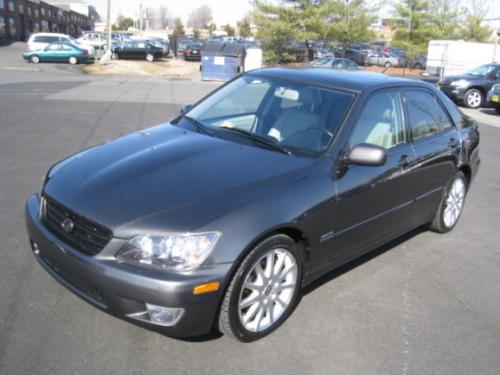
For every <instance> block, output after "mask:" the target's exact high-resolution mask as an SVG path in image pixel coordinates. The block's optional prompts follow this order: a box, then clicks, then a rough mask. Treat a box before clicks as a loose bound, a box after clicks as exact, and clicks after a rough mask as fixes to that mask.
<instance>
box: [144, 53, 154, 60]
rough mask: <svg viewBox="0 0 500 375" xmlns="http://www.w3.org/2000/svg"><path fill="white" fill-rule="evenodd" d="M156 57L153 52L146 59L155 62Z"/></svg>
mask: <svg viewBox="0 0 500 375" xmlns="http://www.w3.org/2000/svg"><path fill="white" fill-rule="evenodd" d="M154 59H155V56H154V55H153V54H152V53H148V54H147V55H146V60H147V61H149V62H153V61H154Z"/></svg>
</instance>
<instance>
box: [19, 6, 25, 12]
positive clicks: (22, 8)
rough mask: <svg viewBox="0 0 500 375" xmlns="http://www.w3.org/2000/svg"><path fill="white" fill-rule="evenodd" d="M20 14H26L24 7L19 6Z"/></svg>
mask: <svg viewBox="0 0 500 375" xmlns="http://www.w3.org/2000/svg"><path fill="white" fill-rule="evenodd" d="M19 14H24V5H23V4H19Z"/></svg>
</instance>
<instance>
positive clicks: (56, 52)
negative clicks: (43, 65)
mask: <svg viewBox="0 0 500 375" xmlns="http://www.w3.org/2000/svg"><path fill="white" fill-rule="evenodd" d="M23 58H24V59H25V60H27V61H31V62H32V63H34V64H38V63H39V62H42V61H43V62H68V63H70V64H73V65H74V64H78V63H85V62H92V61H94V59H95V57H94V56H93V55H91V54H90V53H89V51H87V50H86V49H83V48H80V47H79V46H77V45H75V44H71V43H52V44H49V45H48V46H47V47H45V48H44V49H39V50H34V51H26V52H24V53H23Z"/></svg>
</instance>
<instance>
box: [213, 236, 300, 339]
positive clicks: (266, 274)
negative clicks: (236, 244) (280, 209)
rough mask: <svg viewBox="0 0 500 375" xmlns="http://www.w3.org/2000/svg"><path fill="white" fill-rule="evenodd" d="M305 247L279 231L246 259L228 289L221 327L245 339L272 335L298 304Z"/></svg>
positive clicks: (221, 309) (225, 332) (221, 313)
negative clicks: (303, 249)
mask: <svg viewBox="0 0 500 375" xmlns="http://www.w3.org/2000/svg"><path fill="white" fill-rule="evenodd" d="M301 280H302V250H301V248H300V246H299V245H298V244H297V243H296V242H295V241H294V240H292V239H291V238H290V237H288V236H286V235H283V234H278V235H275V236H272V237H269V238H267V239H266V240H264V241H262V242H261V243H260V244H258V245H257V246H256V247H255V248H254V249H253V250H252V251H251V252H250V253H249V254H248V255H247V256H246V258H245V259H244V260H243V262H242V264H241V265H240V267H239V268H238V270H237V271H236V273H235V275H234V277H233V279H232V280H231V283H230V285H229V287H228V289H227V291H226V294H225V296H224V300H223V301H222V305H221V308H220V313H219V321H218V323H219V324H218V327H219V330H220V331H221V332H222V333H224V334H226V335H228V336H230V337H232V338H234V339H236V340H238V341H242V342H251V341H254V340H258V339H260V338H262V337H264V336H267V335H269V334H270V333H271V332H273V331H274V330H275V329H276V328H278V327H279V326H280V325H281V324H282V323H283V322H284V321H285V320H286V319H287V318H288V316H290V314H291V313H292V311H293V309H294V308H295V306H296V305H297V303H298V300H299V292H300V284H301Z"/></svg>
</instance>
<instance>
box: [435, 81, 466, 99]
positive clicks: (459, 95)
mask: <svg viewBox="0 0 500 375" xmlns="http://www.w3.org/2000/svg"><path fill="white" fill-rule="evenodd" d="M438 89H439V90H441V91H442V92H443V93H444V94H446V96H448V97H449V98H450V99H452V100H454V101H461V100H463V99H464V96H465V92H466V91H467V88H461V87H456V86H451V85H441V84H438Z"/></svg>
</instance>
